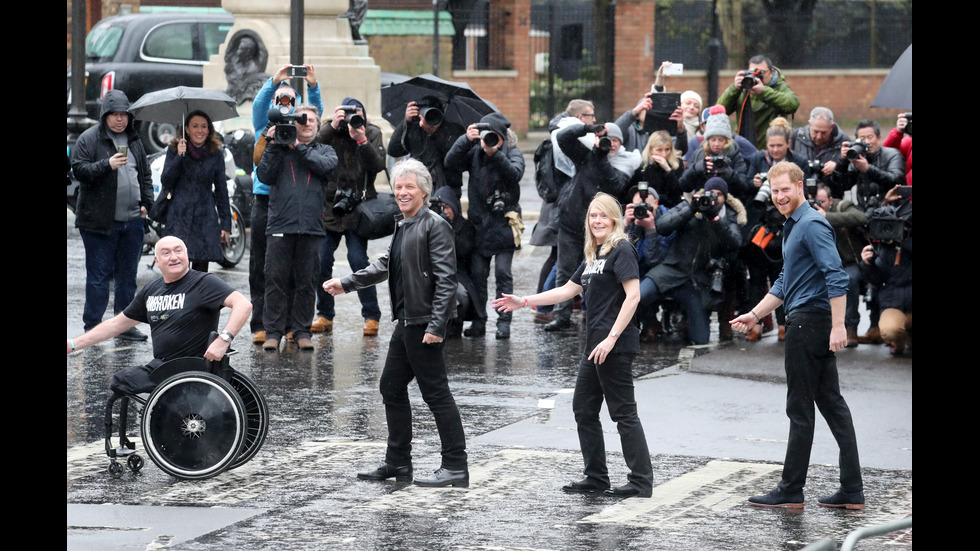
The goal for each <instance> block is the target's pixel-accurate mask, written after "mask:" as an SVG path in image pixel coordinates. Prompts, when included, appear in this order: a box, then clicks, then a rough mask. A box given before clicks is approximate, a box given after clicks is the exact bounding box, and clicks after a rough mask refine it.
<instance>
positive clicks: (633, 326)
mask: <svg viewBox="0 0 980 551" xmlns="http://www.w3.org/2000/svg"><path fill="white" fill-rule="evenodd" d="M639 277H640V269H639V266H638V261H637V257H636V249H635V248H633V245H632V244H631V243H630V242H629V241H628V240H625V239H624V240H622V241H620V242H619V244H617V245H616V246H615V247H613V249H612V250H611V251H609V254H607V255H605V256H599V257H597V258H596V259H595V262H590V263H586V262H583V263H582V264H581V265H580V266H579V267H578V270H576V271H575V274H574V275H572V277H571V280H570V281H572V282H574V283H576V284H578V285H581V286H582V288H583V289H584V290H585V304H586V308H587V309H588V315H587V316H586V320H587V321H586V341H587V346H588V351H589V352H591V351H592V349H594V348H595V347H596V346H598V344H599V343H600V342H602V341H603V340H604V339H605V338H606V337H607V336H609V332H610V331H612V327H613V325H614V324H615V323H616V318H617V317H618V316H619V311H620V310H621V309H622V307H623V302H625V300H626V290H625V289H624V288H623V282H624V281H629V280H630V279H639ZM639 351H640V328H639V325H638V324H637V321H636V315H635V313H634V315H633V319H631V320H630V323H629V325H627V326H626V329H625V330H624V331H623V334H622V335H620V336H619V339H618V340H617V342H616V346H615V347H614V348H613V350H612V352H613V353H614V354H636V353H638V352H639Z"/></svg>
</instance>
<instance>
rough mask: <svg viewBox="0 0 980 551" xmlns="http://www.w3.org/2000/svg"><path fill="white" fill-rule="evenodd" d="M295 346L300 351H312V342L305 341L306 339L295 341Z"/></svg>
mask: <svg viewBox="0 0 980 551" xmlns="http://www.w3.org/2000/svg"><path fill="white" fill-rule="evenodd" d="M296 346H298V347H299V349H300V350H313V341H312V340H310V339H307V338H306V337H303V338H301V339H296Z"/></svg>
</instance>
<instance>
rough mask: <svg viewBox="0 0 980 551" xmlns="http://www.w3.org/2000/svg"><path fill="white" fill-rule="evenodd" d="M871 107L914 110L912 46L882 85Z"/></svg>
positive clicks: (897, 62)
mask: <svg viewBox="0 0 980 551" xmlns="http://www.w3.org/2000/svg"><path fill="white" fill-rule="evenodd" d="M871 107H894V108H896V109H912V45H911V44H909V47H908V48H906V49H905V52H904V53H903V54H902V55H901V57H899V58H898V61H896V62H895V65H893V66H892V70H891V71H888V76H886V77H885V80H884V81H883V82H882V83H881V88H879V89H878V93H877V94H876V95H875V99H874V101H872V102H871Z"/></svg>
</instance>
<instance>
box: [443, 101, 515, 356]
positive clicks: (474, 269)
mask: <svg viewBox="0 0 980 551" xmlns="http://www.w3.org/2000/svg"><path fill="white" fill-rule="evenodd" d="M445 166H446V169H447V170H451V171H455V172H459V173H462V172H464V171H468V172H469V173H470V178H469V183H468V185H467V194H468V199H469V211H468V212H467V218H468V219H469V221H470V222H471V223H472V224H473V226H474V227H475V228H476V234H477V240H476V250H475V251H474V252H473V256H472V258H471V261H470V273H471V275H472V276H473V282H474V284H475V285H476V292H477V296H476V300H475V303H474V307H475V309H476V319H474V320H473V323H472V324H471V325H470V327H469V328H468V329H467V330H466V332H465V333H464V334H465V335H466V336H468V337H482V336H483V335H485V334H486V322H487V307H486V304H487V279H488V278H489V277H490V260H491V258H492V259H493V260H494V276H495V278H496V282H497V293H496V295H495V296H497V297H499V296H502V294H503V293H513V292H514V277H513V275H512V274H511V263H512V262H513V259H514V251H515V250H516V249H517V248H518V247H519V246H520V234H521V232H522V231H523V227H524V226H523V223H522V222H521V218H520V217H521V207H520V204H519V202H520V200H521V177H522V176H524V155H523V154H521V150H520V149H518V147H517V135H516V134H514V132H513V131H511V130H510V121H509V120H507V117H505V116H503V115H501V114H500V113H491V114H489V115H486V116H484V117H483V118H482V119H480V122H479V123H478V124H471V125H470V126H469V128H467V129H466V134H464V135H462V136H460V137H459V138H458V139H457V140H456V143H455V144H453V147H452V149H450V150H449V153H448V154H447V155H446V159H445ZM511 317H512V315H511V314H510V313H509V312H508V313H501V314H499V315H498V316H497V338H498V339H508V338H510V320H511Z"/></svg>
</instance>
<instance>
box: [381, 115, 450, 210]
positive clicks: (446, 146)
mask: <svg viewBox="0 0 980 551" xmlns="http://www.w3.org/2000/svg"><path fill="white" fill-rule="evenodd" d="M444 111H445V109H444V102H443V101H442V100H441V99H440V98H438V97H435V96H425V97H423V98H420V99H419V100H418V101H410V102H408V105H407V106H406V107H405V120H404V121H401V122H400V123H399V124H398V126H396V127H395V131H394V133H392V135H391V139H390V140H388V154H389V155H391V156H392V157H395V158H398V157H404V156H406V155H409V156H411V157H412V158H413V159H417V160H419V161H422V164H424V165H425V168H427V169H428V170H429V173H430V174H431V175H432V186H433V189H434V190H437V189H439V188H440V187H442V186H449V187H451V188H453V191H454V192H455V193H456V197H462V195H463V175H462V174H461V173H460V172H458V171H455V170H446V169H445V165H444V164H443V162H444V160H445V158H446V154H447V153H449V150H450V149H451V148H452V147H453V144H454V143H456V139H457V138H459V137H460V136H461V135H463V134H464V133H465V132H466V129H465V128H463V127H462V126H460V125H459V124H457V123H455V122H452V121H447V120H445V119H444V116H443V115H444V114H445V113H444Z"/></svg>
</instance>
